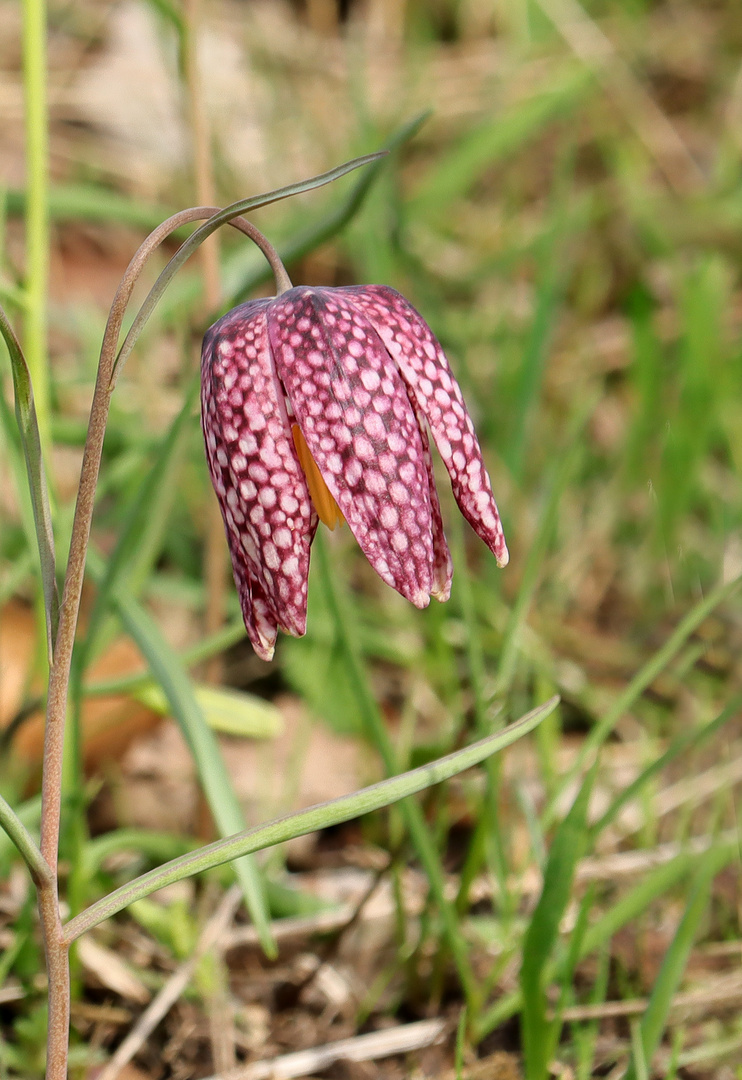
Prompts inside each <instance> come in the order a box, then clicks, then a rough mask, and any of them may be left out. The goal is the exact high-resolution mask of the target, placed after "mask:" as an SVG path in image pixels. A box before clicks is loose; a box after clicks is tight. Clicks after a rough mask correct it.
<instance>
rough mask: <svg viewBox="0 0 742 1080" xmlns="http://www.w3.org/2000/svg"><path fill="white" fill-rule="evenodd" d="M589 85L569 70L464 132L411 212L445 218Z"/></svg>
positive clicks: (583, 75) (568, 108)
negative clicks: (453, 205) (488, 173)
mask: <svg viewBox="0 0 742 1080" xmlns="http://www.w3.org/2000/svg"><path fill="white" fill-rule="evenodd" d="M591 84H592V79H591V78H590V76H589V75H586V73H585V71H584V70H583V71H580V69H579V68H578V67H576V66H574V65H569V66H567V67H566V68H565V70H564V71H563V72H562V73H561V76H560V78H558V79H553V80H552V82H551V84H550V85H549V87H548V89H546V90H544V91H543V92H542V93H539V94H534V95H533V96H532V97H530V98H528V99H526V100H525V101H522V102H519V103H518V104H516V105H513V106H511V107H510V108H509V109H507V110H501V111H500V112H499V114H498V116H497V117H496V119H495V120H487V121H486V122H485V123H483V124H481V125H480V126H479V127H478V128H477V129H475V130H474V131H468V132H467V133H466V134H465V135H464V136H462V138H460V139H459V140H457V142H456V144H455V145H454V146H452V147H451V148H450V150H449V152H448V153H447V154H446V155H445V156H444V158H443V161H442V164H441V165H439V166H438V167H437V168H436V169H435V170H434V171H433V172H432V173H431V174H430V175H429V176H428V177H427V178H426V179H425V181H424V183H423V184H422V185H421V186H420V188H419V189H418V191H417V193H416V194H415V195H414V196H413V198H412V200H411V203H410V211H411V213H412V214H413V215H414V216H415V217H419V218H426V217H430V216H438V217H440V216H442V215H444V214H445V213H446V212H447V210H448V207H449V206H450V204H451V203H452V202H453V201H454V200H456V199H457V198H460V197H461V196H463V195H465V194H466V193H467V192H468V191H469V190H470V188H471V187H472V186H473V185H474V184H475V183H476V181H477V180H478V179H479V177H480V176H481V175H482V174H483V173H484V172H485V170H486V169H488V168H491V167H492V165H494V164H495V163H496V162H499V161H503V160H505V159H507V158H509V157H511V156H512V155H513V154H515V153H516V152H517V151H518V150H519V149H521V147H523V146H524V145H526V144H527V143H528V141H529V140H530V139H532V138H533V137H534V136H535V135H537V134H539V133H540V132H541V131H542V130H543V128H544V127H545V126H546V125H547V124H548V123H550V121H552V120H554V119H556V118H557V117H559V116H563V115H564V114H565V113H568V112H570V111H571V110H572V109H573V108H574V106H575V105H576V104H577V103H578V102H579V101H580V99H581V98H582V97H583V95H584V94H585V92H586V91H587V90H589V89H590V87H591Z"/></svg>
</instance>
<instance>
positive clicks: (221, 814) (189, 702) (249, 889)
mask: <svg viewBox="0 0 742 1080" xmlns="http://www.w3.org/2000/svg"><path fill="white" fill-rule="evenodd" d="M112 599H113V602H114V604H115V606H116V610H117V612H118V614H119V617H120V618H121V622H122V624H123V626H124V628H125V630H126V631H127V633H128V634H129V635H130V636H131V638H132V639H133V640H134V641H135V642H136V644H137V646H138V647H139V650H140V651H141V653H142V655H143V656H144V658H145V659H146V660H147V662H148V664H149V666H150V669H151V671H152V674H153V675H154V676H155V678H156V679H157V681H158V683H159V685H160V686H161V688H162V690H163V692H164V693H165V695H166V697H167V699H168V702H169V704H170V708H171V710H172V713H173V716H174V718H175V720H176V721H177V723H178V726H179V727H180V729H181V731H182V733H183V736H184V738H185V740H186V742H187V743H188V746H189V747H190V750H191V754H192V755H193V760H194V761H195V763H196V766H197V768H198V773H199V778H200V780H201V785H202V787H203V790H204V794H205V796H206V800H207V802H208V804H209V808H210V810H211V813H212V815H213V817H214V821H215V823H216V827H217V829H218V830H219V832H220V833H221V834H222V836H228V835H230V834H232V833H236V832H240V831H241V830H242V829H244V827H245V819H244V815H243V813H242V807H241V806H240V803H239V799H238V798H237V795H236V793H235V790H234V787H233V785H232V782H231V779H230V777H229V773H228V772H227V768H226V766H225V764H224V759H223V758H222V755H221V751H220V749H219V744H218V742H217V740H216V736H215V735H214V733H213V731H212V730H211V728H210V727H209V725H208V724H207V723H206V720H205V718H204V714H203V710H202V709H201V706H200V705H199V703H198V700H197V699H196V696H195V694H194V692H193V687H192V686H191V682H190V679H189V678H188V676H187V674H186V672H185V671H184V670H183V667H182V665H181V663H180V661H179V659H178V657H177V656H176V654H175V652H174V651H173V650H172V649H171V648H170V646H169V645H168V644H167V642H166V641H165V639H164V638H163V636H162V634H161V633H160V630H159V627H158V626H157V624H156V623H155V622H154V620H153V619H152V618H151V617H150V615H149V614H148V613H147V612H146V611H145V610H144V608H142V607H141V606H140V605H139V604H138V603H137V602H136V601H135V600H134V599H133V597H131V596H127V595H124V594H121V593H114V594H113V597H112ZM234 870H235V874H236V875H237V879H238V880H239V882H240V885H241V886H242V890H243V892H244V894H245V903H246V905H247V910H248V911H249V913H250V917H251V918H252V920H253V922H254V923H255V928H256V930H257V932H258V936H259V938H260V943H261V945H262V947H263V949H264V950H265V952H266V953H267V954H268V955H269V956H273V955H275V951H276V950H275V945H274V943H273V939H272V937H271V933H270V916H269V913H268V908H267V904H266V900H265V893H264V889H263V884H262V880H261V876H260V873H259V871H258V868H257V866H256V865H255V862H254V861H253V860H252V859H250V858H248V857H245V858H240V859H238V860H237V862H235V866H234Z"/></svg>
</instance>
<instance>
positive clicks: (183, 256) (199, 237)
mask: <svg viewBox="0 0 742 1080" xmlns="http://www.w3.org/2000/svg"><path fill="white" fill-rule="evenodd" d="M385 153H386V151H381V152H379V153H376V154H366V155H365V156H364V157H359V158H355V159H354V160H353V161H347V162H345V164H343V165H338V166H337V168H335V169H330V170H329V171H328V172H325V173H321V174H320V175H319V176H313V177H311V179H309V180H302V181H300V182H299V183H296V184H289V185H288V186H287V187H283V188H277V189H276V190H275V191H269V192H266V193H265V194H264V195H255V196H253V197H252V198H250V199H240V200H239V201H238V202H235V203H232V204H231V205H230V206H227V207H225V209H224V210H220V211H219V213H218V214H213V215H212V216H211V217H210V218H209V219H208V221H206V222H205V223H204V224H203V225H200V226H199V227H198V228H197V229H196V230H195V231H194V232H193V233H191V235H190V236H189V237H188V239H187V240H185V241H184V242H183V243H182V244H181V246H180V247H179V248H178V250H177V251H176V253H175V254H174V255H173V256H172V258H171V259H170V261H169V262H168V264H167V266H166V267H165V269H164V270H162V272H161V273H160V275H159V277H158V278H157V281H156V282H155V284H154V285H153V286H152V288H151V289H150V291H149V293H148V295H147V298H146V299H145V301H144V303H143V304H142V306H141V307H140V309H139V311H138V312H137V314H136V317H135V318H134V321H133V323H132V325H131V328H130V329H129V332H128V334H127V335H126V337H125V338H124V342H123V344H122V346H121V348H120V349H119V351H118V354H117V356H116V360H115V362H114V365H113V372H112V374H111V385H112V386H113V385H114V384H115V382H116V379H117V378H118V376H119V373H120V371H121V368H122V367H123V365H124V364H125V363H126V360H127V359H128V356H129V354H130V352H131V350H132V349H133V348H134V344H135V342H136V340H137V338H138V337H139V335H140V334H141V332H142V329H143V328H144V326H145V324H146V322H147V320H148V319H149V317H150V315H151V314H152V312H153V311H154V309H155V307H156V305H157V303H158V301H159V299H160V297H161V296H162V294H163V293H164V291H165V289H166V288H167V286H168V284H169V283H170V281H171V280H172V279H173V277H174V275H175V274H176V273H177V272H178V270H179V269H180V268H181V266H183V264H184V263H185V262H186V260H187V259H188V258H189V257H190V256H191V255H192V254H193V252H194V251H196V250H197V249H198V247H199V245H200V244H202V243H203V241H204V240H205V239H206V238H207V237H208V236H211V234H212V233H213V232H215V231H216V230H217V229H218V228H219V227H220V225H224V224H225V223H226V222H228V221H229V220H230V219H231V218H235V217H239V216H240V215H241V214H243V213H246V212H247V211H248V210H256V209H257V208H258V207H260V206H268V205H270V204H271V203H275V202H279V201H280V200H282V199H289V198H291V197H292V196H294V195H301V194H302V193H303V192H306V191H312V190H313V189H314V188H317V187H322V186H323V185H324V184H330V183H332V182H333V181H334V180H338V179H339V178H340V177H341V176H345V174H346V173H348V172H352V170H353V169H359V168H361V167H362V166H363V165H368V164H370V163H371V162H373V161H376V160H377V159H378V158H380V157H383V156H384V155H385Z"/></svg>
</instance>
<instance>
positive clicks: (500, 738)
mask: <svg viewBox="0 0 742 1080" xmlns="http://www.w3.org/2000/svg"><path fill="white" fill-rule="evenodd" d="M555 707H556V699H553V700H552V701H547V702H546V703H545V704H544V705H539V707H538V708H536V709H533V710H531V712H529V713H526V715H525V716H522V717H521V718H520V719H519V720H517V721H516V722H515V723H513V724H510V725H509V727H507V728H505V729H504V730H502V731H499V732H497V733H496V734H495V735H489V736H488V737H487V738H486V739H480V740H479V742H476V743H473V744H472V745H471V746H467V747H465V748H464V749H463V750H458V751H456V753H454V754H449V755H448V756H447V757H443V758H439V759H438V760H437V761H434V762H431V763H430V764H428V765H422V766H421V767H420V768H418V769H413V770H412V771H410V772H406V773H403V774H402V775H401V776H394V777H391V778H390V779H389V780H382V781H381V782H380V783H378V784H372V785H371V786H370V787H366V788H362V789H361V790H360V791H356V792H354V793H353V794H351V795H344V796H342V797H341V798H339V799H333V800H332V801H331V802H327V803H320V804H318V805H316V806H311V807H309V808H308V809H307V810H301V811H300V812H299V813H296V814H289V815H288V816H286V817H282V818H278V819H277V820H275V821H272V822H269V823H268V824H267V825H259V826H257V827H256V828H254V829H248V830H246V831H245V832H241V833H239V834H237V835H236V836H230V837H228V838H227V839H225V840H217V841H215V842H214V843H212V844H207V845H206V846H205V847H202V848H200V849H199V850H198V851H197V852H194V853H191V854H188V855H184V856H181V857H179V858H177V859H173V860H172V861H171V862H169V863H166V864H165V865H164V866H160V867H158V868H157V869H156V870H152V871H150V872H149V873H148V874H143V875H142V877H139V878H137V879H136V880H135V881H132V882H130V883H129V884H127V885H124V886H122V887H121V888H120V889H116V890H115V891H114V892H112V893H110V894H109V895H108V896H106V897H104V898H103V899H102V900H99V901H98V902H97V903H95V904H92V905H91V906H90V907H89V908H88V909H87V910H86V911H84V912H82V914H80V915H78V916H76V917H75V918H74V919H72V920H70V922H68V923H67V924H66V925H65V927H64V939H65V941H66V942H72V941H74V940H75V939H76V938H78V937H80V935H81V934H84V933H86V932H87V931H88V930H90V929H92V927H94V926H97V925H98V923H101V922H103V920H104V919H108V918H110V916H111V915H115V914H116V912H117V911H121V910H122V909H123V908H125V907H127V906H128V905H129V904H131V903H133V902H134V901H135V900H139V899H141V898H142V897H144V896H149V895H150V894H151V893H153V892H155V891H156V890H157V889H161V888H163V887H164V886H165V885H168V884H172V883H173V882H175V881H182V880H183V879H184V878H187V877H192V876H193V875H194V874H200V873H203V872H204V871H206V870H212V869H213V868H214V867H216V866H221V865H222V864H223V863H225V862H231V861H232V860H234V859H239V858H243V857H244V856H245V855H248V854H252V853H254V852H256V851H262V850H263V849H265V848H267V847H271V846H273V845H274V844H282V843H284V842H285V841H287V840H291V839H293V838H294V837H297V836H304V835H305V834H306V833H310V832H315V831H316V830H317V829H324V828H329V827H330V826H332V825H338V824H340V823H341V822H344V821H350V820H352V819H353V818H356V817H360V816H361V815H363V814H368V813H370V812H371V811H372V810H379V809H381V808H382V807H384V806H388V805H389V804H390V803H392V802H396V801H398V800H399V799H405V798H407V797H408V796H410V795H414V794H415V793H416V792H418V791H423V790H425V789H426V788H429V787H431V786H432V785H433V784H439V783H440V782H441V781H443V780H448V779H450V777H452V776H456V775H457V774H458V773H460V772H463V771H464V770H465V769H470V768H472V766H474V765H478V764H479V763H480V762H481V761H484V760H485V758H487V757H489V755H490V754H495V753H498V752H499V751H500V750H504V749H505V747H506V746H510V745H511V744H512V743H514V742H515V741H516V740H517V739H520V738H522V736H524V735H527V734H528V732H529V731H533V729H534V728H535V727H536V726H537V725H538V724H540V723H541V721H542V720H543V719H544V718H545V717H546V716H548V715H549V713H550V712H551V711H552V709H554V708H555Z"/></svg>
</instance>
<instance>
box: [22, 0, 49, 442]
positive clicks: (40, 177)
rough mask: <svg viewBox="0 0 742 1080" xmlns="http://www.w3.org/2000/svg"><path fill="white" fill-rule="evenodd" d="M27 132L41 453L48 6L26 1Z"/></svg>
mask: <svg viewBox="0 0 742 1080" xmlns="http://www.w3.org/2000/svg"><path fill="white" fill-rule="evenodd" d="M23 91H24V110H25V126H26V282H25V293H26V296H25V305H24V306H25V321H24V341H23V344H24V350H25V354H26V359H27V361H28V366H29V369H30V371H31V381H32V383H33V388H34V399H35V402H36V412H37V415H38V423H39V430H40V433H41V445H42V447H48V445H49V439H50V435H51V432H50V426H51V420H50V407H49V368H48V364H47V348H46V329H47V290H48V285H49V179H48V176H49V123H48V108H47V100H46V0H23Z"/></svg>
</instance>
